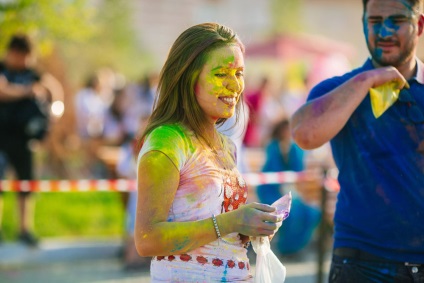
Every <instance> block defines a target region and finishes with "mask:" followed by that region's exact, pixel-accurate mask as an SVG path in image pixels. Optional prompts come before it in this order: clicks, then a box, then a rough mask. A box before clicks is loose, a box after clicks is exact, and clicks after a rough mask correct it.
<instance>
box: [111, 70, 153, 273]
mask: <svg viewBox="0 0 424 283" xmlns="http://www.w3.org/2000/svg"><path fill="white" fill-rule="evenodd" d="M156 88H157V76H156V74H154V73H151V74H149V75H146V76H144V77H143V79H142V80H141V83H140V84H130V85H129V86H128V87H127V89H126V92H125V95H126V102H127V103H126V107H125V112H124V115H123V116H124V117H123V120H124V128H125V129H126V136H127V138H126V140H125V142H124V143H123V144H122V146H121V150H120V154H119V161H118V164H117V169H116V170H117V173H118V176H119V177H124V178H128V179H135V178H136V177H137V176H136V175H137V174H136V165H135V160H136V159H137V153H138V150H137V142H136V137H137V136H140V135H141V134H142V133H143V131H144V129H145V128H146V126H147V122H148V120H149V117H150V115H151V113H152V110H153V103H154V99H155V95H156ZM136 206H137V190H136V188H135V190H134V191H131V192H130V193H129V197H128V200H127V203H126V227H125V230H126V235H125V245H124V268H125V269H126V270H133V269H137V268H139V267H140V266H143V265H146V263H147V262H146V258H143V257H140V256H139V255H138V253H137V249H136V247H135V242H134V228H135V218H136ZM149 262H150V261H149Z"/></svg>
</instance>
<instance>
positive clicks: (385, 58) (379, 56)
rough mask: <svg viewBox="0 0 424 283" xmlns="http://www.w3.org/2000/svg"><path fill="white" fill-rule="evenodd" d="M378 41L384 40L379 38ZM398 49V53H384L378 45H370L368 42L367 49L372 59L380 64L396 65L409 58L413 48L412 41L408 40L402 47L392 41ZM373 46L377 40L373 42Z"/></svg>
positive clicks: (376, 43)
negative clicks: (372, 46)
mask: <svg viewBox="0 0 424 283" xmlns="http://www.w3.org/2000/svg"><path fill="white" fill-rule="evenodd" d="M379 42H384V41H383V40H380V41H379ZM393 43H395V44H396V46H397V47H398V48H399V49H400V50H399V52H398V53H396V54H391V55H385V54H383V51H382V50H381V49H380V48H379V47H374V48H373V49H371V47H370V46H369V44H368V50H369V52H370V54H371V56H372V59H373V60H374V61H375V62H377V63H378V64H379V65H380V66H393V67H398V66H401V65H402V64H404V63H405V62H407V61H408V60H409V59H410V58H412V57H413V53H414V48H413V44H412V42H408V44H407V45H406V46H404V47H403V48H401V47H400V44H399V43H398V42H393ZM374 46H378V42H377V41H376V42H375V45H374Z"/></svg>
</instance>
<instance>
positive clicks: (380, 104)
mask: <svg viewBox="0 0 424 283" xmlns="http://www.w3.org/2000/svg"><path fill="white" fill-rule="evenodd" d="M399 92H400V89H399V88H398V83H397V82H388V83H385V84H383V85H380V86H378V87H375V88H370V96H371V107H372V113H373V114H374V117H375V118H378V117H380V116H381V115H382V114H383V113H384V112H385V111H386V110H387V109H389V107H390V106H392V105H393V103H395V101H396V100H397V99H398V97H399Z"/></svg>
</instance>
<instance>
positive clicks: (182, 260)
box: [138, 124, 252, 282]
mask: <svg viewBox="0 0 424 283" xmlns="http://www.w3.org/2000/svg"><path fill="white" fill-rule="evenodd" d="M221 139H222V141H223V143H224V147H223V148H224V149H223V150H220V151H217V152H212V151H211V150H210V149H208V148H207V147H205V146H204V145H203V144H202V143H201V142H199V140H198V139H197V138H196V137H195V135H194V133H193V132H192V131H190V130H188V129H187V128H185V127H183V126H182V125H179V124H173V125H164V126H160V127H158V128H156V129H155V130H153V131H152V132H151V133H150V134H149V135H148V136H147V138H146V140H145V142H144V144H143V147H142V149H141V151H140V153H139V157H138V159H139V160H140V157H141V156H143V155H144V154H146V153H147V152H149V151H152V150H155V151H160V152H162V153H163V154H165V155H166V156H167V157H168V158H169V159H170V160H171V161H172V162H173V163H174V165H175V166H176V167H177V168H178V170H179V172H180V183H179V186H178V189H177V192H176V194H175V198H174V201H173V203H172V205H171V208H170V210H169V213H168V221H169V222H186V221H196V220H201V219H207V218H211V216H212V214H215V215H218V214H220V213H225V212H228V211H231V210H234V209H237V208H238V207H239V206H240V205H242V204H244V203H245V202H246V198H247V187H246V184H245V182H244V180H243V178H242V176H241V175H240V173H239V172H238V170H237V168H236V167H235V165H234V166H231V167H232V168H231V169H222V166H219V165H220V160H221V159H220V158H223V157H224V156H231V158H232V159H233V160H232V161H233V162H232V163H234V164H236V163H235V158H236V157H235V152H236V148H235V146H234V144H233V143H232V142H231V141H230V139H228V138H227V137H225V136H224V135H221ZM224 151H226V152H224ZM164 178H166V176H164ZM211 225H213V224H212V221H211ZM249 271H250V266H249V259H248V258H247V250H246V249H245V248H244V247H243V244H242V242H241V240H240V237H239V234H238V233H232V234H229V235H227V236H225V237H223V240H216V241H213V242H211V243H209V244H207V245H204V246H202V247H199V248H197V249H195V250H193V251H191V252H189V253H187V254H178V255H177V254H172V255H167V256H157V257H154V258H153V259H152V263H151V280H152V282H251V280H252V276H251V275H250V272H249Z"/></svg>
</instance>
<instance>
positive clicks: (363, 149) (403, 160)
mask: <svg viewBox="0 0 424 283" xmlns="http://www.w3.org/2000/svg"><path fill="white" fill-rule="evenodd" d="M363 4H364V13H363V27H364V34H365V39H366V42H367V46H368V49H369V52H370V54H371V58H370V59H368V60H367V61H366V62H365V64H364V65H363V66H362V67H360V68H358V69H355V70H353V71H352V72H350V73H347V74H345V75H343V76H340V77H334V78H331V79H328V80H326V81H323V82H321V83H320V84H318V85H317V86H316V87H315V88H314V89H313V90H312V91H311V93H310V94H309V97H308V102H307V103H306V104H305V105H303V106H302V107H301V108H300V109H299V110H298V111H297V112H296V113H295V114H294V115H293V117H292V121H291V123H292V124H291V125H292V135H293V138H294V140H295V141H296V142H297V144H298V145H299V146H300V147H302V148H304V149H313V148H316V147H319V146H321V145H322V144H324V143H326V142H328V141H330V142H331V147H332V151H333V156H334V159H335V162H336V165H337V167H338V169H339V171H340V173H339V182H340V186H341V190H340V193H339V196H338V202H337V207H336V213H335V218H334V223H335V234H334V239H335V241H334V251H333V260H332V266H331V271H330V282H343V283H346V282H424V64H423V63H422V62H421V61H420V60H418V58H416V55H415V54H416V49H417V46H418V39H419V37H420V36H421V35H422V33H423V28H424V15H423V14H422V9H423V0H368V1H367V0H363ZM389 82H395V84H396V85H397V86H398V88H399V89H400V94H399V98H398V100H397V101H396V102H395V103H394V104H393V105H392V106H391V107H390V108H388V110H386V111H385V112H384V113H383V114H382V115H381V116H380V117H379V118H375V117H374V115H373V112H372V108H371V102H370V96H369V94H368V93H369V89H370V88H375V87H378V86H381V85H383V84H385V83H389Z"/></svg>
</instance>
